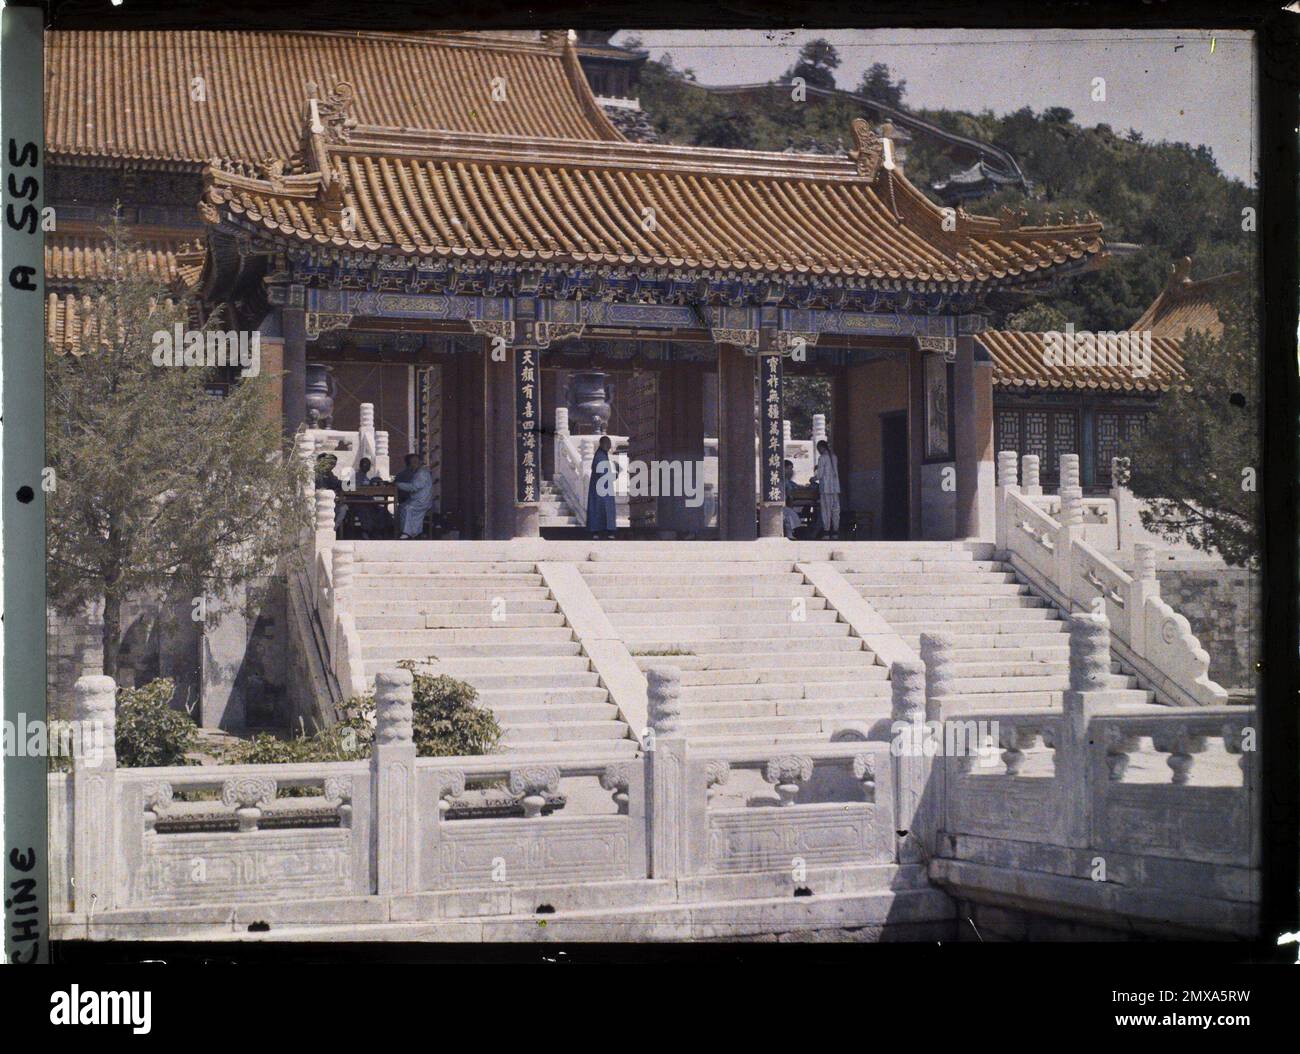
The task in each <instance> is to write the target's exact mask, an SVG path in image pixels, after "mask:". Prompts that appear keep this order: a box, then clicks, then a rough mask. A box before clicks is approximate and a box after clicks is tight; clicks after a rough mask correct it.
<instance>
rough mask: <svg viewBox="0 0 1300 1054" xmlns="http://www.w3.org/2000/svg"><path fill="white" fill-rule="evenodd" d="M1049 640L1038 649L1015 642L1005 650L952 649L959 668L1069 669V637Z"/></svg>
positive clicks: (987, 646) (1004, 635) (1055, 637)
mask: <svg viewBox="0 0 1300 1054" xmlns="http://www.w3.org/2000/svg"><path fill="white" fill-rule="evenodd" d="M1006 636H1007V635H1006V634H999V635H998V637H997V638H996V639H997V640H999V641H1000V640H1003V639H1006ZM953 639H954V640H956V641H965V640H968V639H970V638H967V637H954V638H953ZM1049 639H1050V640H1051V641H1052V643H1050V644H1042V645H1039V646H1037V647H1016V646H1015V642H1014V641H1013V642H1011V643H1010V644H1009V645H1008V646H1007V647H1005V648H991V646H990V645H985V646H983V647H972V648H963V647H957V648H953V649H952V655H953V660H954V661H955V662H956V663H957V664H958V667H959V668H960V667H962V666H978V665H982V664H984V663H985V662H987V663H988V664H989V665H990V666H995V665H1002V664H1004V663H1019V662H1046V663H1051V664H1054V665H1058V664H1064V665H1065V666H1066V667H1068V666H1069V663H1070V645H1069V643H1068V637H1067V636H1066V635H1064V634H1059V633H1058V634H1055V635H1054V636H1052V637H1051V638H1049ZM919 646H920V641H919V640H918V641H916V642H914V644H913V647H914V648H916V647H919ZM990 652H991V654H993V655H996V656H997V659H996V660H994V659H992V658H991V657H990Z"/></svg>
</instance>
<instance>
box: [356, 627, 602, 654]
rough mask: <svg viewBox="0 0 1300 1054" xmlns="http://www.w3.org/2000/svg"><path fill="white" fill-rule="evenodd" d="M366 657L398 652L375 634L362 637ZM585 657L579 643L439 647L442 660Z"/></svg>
mask: <svg viewBox="0 0 1300 1054" xmlns="http://www.w3.org/2000/svg"><path fill="white" fill-rule="evenodd" d="M361 650H362V654H363V655H365V656H367V657H369V656H372V655H374V656H380V655H388V654H390V653H391V652H392V651H393V650H394V649H392V648H389V647H387V638H386V637H385V636H383V635H381V634H377V633H374V632H368V633H363V634H362V636H361ZM581 654H582V645H581V644H579V643H578V642H577V641H576V640H575V641H558V642H555V643H551V644H545V643H541V644H539V643H536V642H533V643H527V644H439V645H438V650H437V655H438V657H439V658H440V659H515V658H522V659H526V658H534V659H542V658H546V657H548V656H554V657H557V658H560V657H565V658H567V657H570V656H574V655H581ZM404 657H405V658H415V659H423V658H425V656H424V655H407V656H404Z"/></svg>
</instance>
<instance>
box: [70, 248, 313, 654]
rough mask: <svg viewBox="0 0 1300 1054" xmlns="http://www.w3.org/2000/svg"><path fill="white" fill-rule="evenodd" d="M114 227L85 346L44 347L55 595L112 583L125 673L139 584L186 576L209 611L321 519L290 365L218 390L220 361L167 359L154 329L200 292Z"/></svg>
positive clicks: (111, 648)
mask: <svg viewBox="0 0 1300 1054" xmlns="http://www.w3.org/2000/svg"><path fill="white" fill-rule="evenodd" d="M108 235H109V245H108V256H107V262H108V270H107V272H106V273H108V274H109V275H111V278H110V279H109V280H107V281H102V282H99V283H97V284H96V285H94V286H91V287H90V288H89V289H88V290H87V292H88V294H89V298H90V299H89V303H90V305H91V306H90V311H91V315H92V319H93V327H94V328H93V334H91V335H89V336H88V337H87V338H86V339H85V340H83V343H82V345H81V347H80V349H79V350H80V354H69V353H66V350H65V349H63V348H57V347H55V346H53V345H47V347H46V358H45V364H46V368H45V378H46V400H47V408H46V463H47V464H48V465H49V467H50V469H51V470H52V476H51V482H52V485H53V486H52V489H49V493H48V495H47V504H46V509H47V521H46V532H47V533H46V537H47V545H46V548H47V553H48V568H47V582H48V590H49V597H50V600H51V603H52V604H53V606H54V607H55V608H56V609H57V610H59V611H61V612H64V613H68V614H74V613H77V612H79V611H82V610H84V607H85V605H86V603H87V602H89V601H93V600H97V599H101V598H102V600H103V648H104V657H103V665H104V672H105V673H106V674H108V675H109V676H116V674H117V662H118V650H119V646H120V644H121V635H122V628H121V611H122V605H123V603H124V602H125V601H126V600H127V599H128V598H130V597H133V596H140V595H142V594H147V593H151V592H154V591H160V590H179V591H180V592H179V594H173V595H180V596H192V597H194V598H200V597H202V598H206V602H205V605H204V609H206V611H208V612H209V613H213V612H215V611H216V610H217V609H218V607H219V605H218V604H217V603H215V601H217V600H223V599H225V598H227V597H229V596H230V595H231V593H232V592H233V591H234V590H236V589H238V588H240V587H252V586H254V585H255V583H256V582H257V581H259V580H261V579H264V578H265V576H266V575H268V573H269V572H271V571H272V570H273V569H274V567H275V565H276V562H277V559H278V558H280V557H281V556H282V555H283V554H285V553H289V552H291V551H292V550H293V549H294V547H295V544H296V542H297V540H298V539H299V538H300V537H301V534H302V532H303V531H304V530H305V529H306V528H307V527H308V526H309V521H308V509H307V503H306V501H305V499H304V496H303V487H304V485H305V483H306V477H305V466H303V465H302V464H301V462H300V461H299V459H297V458H295V457H292V456H286V455H288V454H289V448H288V447H287V446H286V443H285V441H284V439H283V437H282V436H281V426H280V422H279V419H278V415H277V414H274V413H273V411H272V408H271V402H270V394H271V391H272V389H271V385H273V384H279V379H278V378H271V377H267V376H265V374H262V375H259V376H256V377H254V376H249V377H247V378H244V379H241V380H239V381H238V382H237V383H234V384H232V385H231V387H230V389H229V391H228V393H227V394H225V396H224V397H221V396H216V395H213V394H211V393H210V388H211V387H212V381H213V380H214V375H213V372H214V371H212V370H209V369H207V368H204V367H202V366H190V367H187V366H170V365H162V366H159V365H155V364H154V357H155V356H154V349H155V345H156V341H155V338H154V335H155V334H156V333H171V332H173V327H174V326H176V325H178V324H179V325H180V326H181V327H182V330H188V329H191V328H193V327H192V318H193V317H194V312H195V308H194V306H193V305H192V304H191V303H190V302H188V301H187V300H186V299H184V298H183V297H179V298H174V297H173V296H172V293H171V291H170V290H168V289H167V288H166V287H165V286H163V285H161V284H160V283H159V282H158V281H157V280H156V279H155V278H153V277H151V276H150V275H149V274H147V273H146V272H144V271H143V270H142V269H141V268H139V267H138V266H137V265H136V264H135V263H134V262H133V261H134V260H135V259H137V257H135V256H134V254H133V253H132V252H131V247H130V245H129V244H128V243H127V241H126V239H125V236H124V235H123V232H122V229H121V227H120V225H118V224H114V226H113V228H112V229H111V230H110V231H109V232H108ZM207 328H210V329H215V328H221V327H218V326H216V325H215V323H214V324H213V325H211V326H209V327H207ZM256 592H257V590H256V589H253V590H252V593H253V594H256ZM204 609H197V610H204Z"/></svg>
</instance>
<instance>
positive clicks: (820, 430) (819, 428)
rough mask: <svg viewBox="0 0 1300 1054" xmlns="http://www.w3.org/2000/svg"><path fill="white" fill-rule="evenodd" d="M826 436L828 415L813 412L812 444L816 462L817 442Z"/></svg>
mask: <svg viewBox="0 0 1300 1054" xmlns="http://www.w3.org/2000/svg"><path fill="white" fill-rule="evenodd" d="M825 438H826V415H825V414H813V423H812V446H813V461H814V462H816V460H817V444H818V443H820V442H821V441H822V440H823V439H825Z"/></svg>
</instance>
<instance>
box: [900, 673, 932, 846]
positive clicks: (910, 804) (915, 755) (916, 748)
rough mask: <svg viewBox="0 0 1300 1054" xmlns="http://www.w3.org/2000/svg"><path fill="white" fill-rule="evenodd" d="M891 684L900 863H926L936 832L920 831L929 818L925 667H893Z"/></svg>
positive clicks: (928, 759) (929, 762)
mask: <svg viewBox="0 0 1300 1054" xmlns="http://www.w3.org/2000/svg"><path fill="white" fill-rule="evenodd" d="M889 680H890V688H891V704H892V705H891V708H890V717H891V719H892V725H891V728H890V731H891V733H892V735H893V738H894V741H895V743H896V744H898V745H897V746H896V747H895V748H894V749H893V750H892V751H891V753H893V755H894V757H893V768H894V830H895V831H896V832H897V834H898V841H897V843H896V848H897V852H898V862H899V863H900V864H902V863H912V862H914V861H917V860H921V859H923V858H924V856H925V855H926V854H927V852H928V851H929V849H930V847H931V846H932V845H933V843H934V839H933V833H934V832H932V831H929V830H922V829H920V828H919V827H918V823H920V822H923V821H924V820H925V819H926V818H927V817H926V814H925V812H924V810H922V808H921V802H922V801H923V800H924V798H925V794H926V784H927V783H928V781H929V775H930V766H931V759H930V758H929V757H927V756H926V753H925V664H924V663H922V662H919V661H917V660H906V661H901V662H894V663H891V664H890V667H889ZM900 748H901V749H900Z"/></svg>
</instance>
